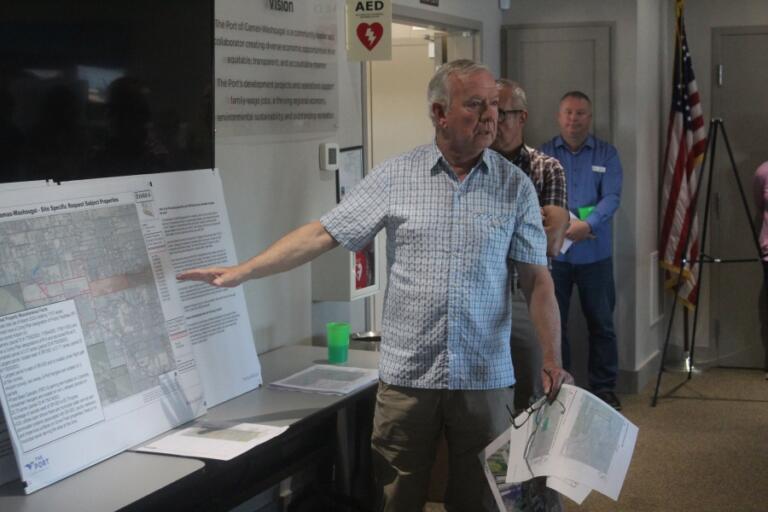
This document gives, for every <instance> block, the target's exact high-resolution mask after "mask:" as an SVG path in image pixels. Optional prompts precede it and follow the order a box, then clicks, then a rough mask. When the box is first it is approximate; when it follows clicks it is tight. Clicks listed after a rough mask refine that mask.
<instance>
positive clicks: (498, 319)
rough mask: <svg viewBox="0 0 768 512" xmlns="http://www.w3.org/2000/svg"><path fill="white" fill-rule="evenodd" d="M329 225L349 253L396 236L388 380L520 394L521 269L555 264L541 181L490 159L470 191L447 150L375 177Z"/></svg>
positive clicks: (470, 180)
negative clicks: (514, 279)
mask: <svg viewBox="0 0 768 512" xmlns="http://www.w3.org/2000/svg"><path fill="white" fill-rule="evenodd" d="M320 222H321V223H322V224H323V226H324V227H325V228H326V229H327V230H328V232H329V233H330V234H331V235H332V236H333V237H334V238H335V239H336V240H337V241H338V242H339V243H340V244H341V245H342V246H344V247H345V248H347V249H349V250H352V251H356V250H360V249H362V248H364V247H365V246H366V245H367V244H368V243H369V242H370V241H371V240H372V239H373V237H374V236H375V235H376V233H377V232H378V231H380V230H381V229H386V233H387V275H388V283H387V291H386V295H385V301H384V318H383V321H382V340H381V358H380V364H379V374H380V377H381V379H382V380H383V381H384V382H386V383H388V384H393V385H399V386H408V387H415V388H429V389H493V388H500V387H505V386H510V385H512V384H514V382H515V377H514V370H513V369H512V360H511V357H510V352H509V334H510V332H511V309H510V269H511V265H510V260H515V261H520V262H525V263H532V264H537V265H546V264H547V259H546V237H545V235H544V231H543V229H542V225H541V216H540V214H539V206H538V200H537V198H536V191H535V190H534V188H533V186H532V184H531V182H530V180H528V179H527V178H526V177H525V175H524V174H523V172H522V171H520V169H518V168H517V167H515V166H514V165H512V164H511V163H509V162H508V161H507V160H506V159H504V158H503V157H502V156H501V155H499V154H497V153H496V152H494V151H490V150H485V151H484V152H483V155H482V158H481V159H480V160H479V161H478V163H477V165H476V166H475V167H474V168H473V169H472V170H471V171H470V173H469V175H468V176H467V177H466V178H465V179H464V180H463V181H459V180H458V178H457V177H456V175H455V174H454V172H453V170H452V169H451V168H450V166H449V165H448V163H447V162H446V160H445V159H444V158H443V156H442V154H441V153H440V150H439V149H438V147H437V145H436V144H434V143H433V144H430V145H426V146H421V147H418V148H416V149H414V150H413V151H411V152H409V153H405V154H403V155H400V156H398V157H395V158H393V159H391V160H388V161H387V162H385V163H383V164H382V165H380V166H379V167H378V168H376V169H374V170H373V171H372V172H371V173H370V174H369V175H368V176H367V177H366V178H365V179H364V180H363V181H362V182H361V183H360V184H359V185H357V186H356V187H355V188H354V190H352V192H351V193H349V194H348V195H347V197H346V198H345V199H344V201H342V202H341V204H339V205H338V206H337V207H336V208H334V209H333V210H331V211H330V212H329V213H327V214H326V215H324V216H323V217H322V218H321V219H320Z"/></svg>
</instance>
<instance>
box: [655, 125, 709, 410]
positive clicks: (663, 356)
mask: <svg viewBox="0 0 768 512" xmlns="http://www.w3.org/2000/svg"><path fill="white" fill-rule="evenodd" d="M714 127H715V120H714V119H713V120H711V121H710V122H709V131H708V133H707V145H706V146H705V148H704V160H703V162H702V164H701V169H702V172H706V163H707V152H708V150H711V151H712V152H713V153H714V145H712V147H710V145H711V141H712V136H713V130H714ZM710 167H711V163H710ZM711 176H712V173H711V172H710V184H711ZM707 190H708V191H709V187H708V188H707ZM700 191H701V187H696V192H695V193H694V195H693V200H692V201H691V203H690V204H689V205H688V209H689V212H690V213H691V214H693V213H694V212H695V211H696V205H697V204H698V202H699V192H700ZM708 213H709V193H708V194H707V211H706V212H705V213H704V219H705V220H704V222H705V226H706V219H707V214H708ZM693 218H694V217H693V215H691V216H690V219H691V224H693ZM691 231H692V229H688V230H686V233H685V242H683V251H682V252H681V259H680V272H679V273H678V274H677V282H676V283H675V287H674V290H673V293H674V297H675V300H674V301H673V302H672V311H671V312H670V315H669V322H668V323H667V333H666V335H665V337H664V347H663V349H662V351H661V361H660V362H659V373H658V375H657V377H656V389H655V390H654V392H653V399H652V400H651V407H656V403H657V402H658V400H659V387H660V386H661V375H662V374H663V373H664V360H665V359H666V357H667V350H668V349H669V340H670V339H671V337H672V326H673V325H674V323H675V312H676V311H677V303H678V301H680V295H679V292H680V288H681V287H682V286H683V274H684V273H685V266H686V265H687V264H688V259H687V257H686V254H688V245H689V244H690V242H691ZM703 247H704V244H702V248H703ZM701 259H702V258H699V260H701ZM693 263H696V262H693ZM693 263H691V268H693ZM700 276H701V264H699V277H700ZM697 283H698V281H697ZM700 289H701V288H699V290H700ZM697 298H698V295H697ZM683 308H685V305H683ZM696 310H697V311H698V308H696ZM696 320H697V316H696V314H694V321H693V325H694V332H695V328H696ZM689 357H690V355H689ZM688 361H689V362H688V366H689V373H688V375H689V378H690V368H692V367H693V361H692V360H691V359H688Z"/></svg>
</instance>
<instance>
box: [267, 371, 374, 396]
mask: <svg viewBox="0 0 768 512" xmlns="http://www.w3.org/2000/svg"><path fill="white" fill-rule="evenodd" d="M378 379H379V371H378V370H371V369H367V368H353V367H350V366H334V365H328V364H316V365H314V366H310V367H309V368H307V369H305V370H302V371H300V372H298V373H294V374H293V375H291V376H289V377H286V378H284V379H281V380H278V381H275V382H272V383H271V384H269V387H272V388H278V389H290V390H294V391H307V392H312V393H322V394H328V395H346V394H347V393H351V392H353V391H355V390H357V389H360V388H363V387H365V386H367V385H369V384H371V383H372V382H375V381H377V380H378Z"/></svg>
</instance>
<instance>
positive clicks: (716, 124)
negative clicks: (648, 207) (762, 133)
mask: <svg viewBox="0 0 768 512" xmlns="http://www.w3.org/2000/svg"><path fill="white" fill-rule="evenodd" d="M718 132H722V134H723V140H724V141H725V148H726V150H727V151H728V159H729V160H730V162H731V169H732V170H733V177H734V178H735V179H736V184H737V185H738V187H739V194H740V195H741V204H742V206H744V214H745V215H746V216H747V222H748V223H749V227H750V229H751V231H752V238H753V240H754V242H755V250H756V251H757V258H742V259H720V258H713V257H712V256H709V255H708V254H706V253H705V250H706V247H707V246H706V243H707V228H708V225H709V208H710V200H711V198H712V175H713V173H714V166H715V149H716V147H717V134H718ZM707 151H709V153H710V154H709V176H707V194H706V200H705V202H704V224H703V226H702V231H701V253H700V256H699V259H698V261H695V262H693V263H698V264H699V271H698V275H697V276H696V283H698V287H699V293H698V296H701V290H702V288H703V284H704V283H703V282H702V270H703V268H704V264H705V263H718V264H720V263H747V262H754V261H760V260H761V259H762V254H761V251H760V242H759V241H758V238H757V230H756V229H755V223H754V222H753V221H752V217H751V215H750V213H749V205H748V204H747V196H746V195H745V194H744V187H743V186H742V184H741V178H739V172H738V170H737V169H736V162H735V161H734V159H733V152H732V151H731V144H730V142H728V134H727V133H726V132H725V124H724V123H723V120H722V119H720V118H715V119H712V120H710V121H709V133H708V134H707V146H706V147H705V148H704V161H703V162H702V164H701V168H702V169H704V172H706V165H707ZM702 178H703V176H702ZM700 190H701V187H699V188H697V189H696V194H695V197H694V199H693V201H692V202H691V205H690V207H689V208H691V209H693V211H695V210H696V207H697V204H698V202H699V191H700ZM690 238H691V229H688V230H687V232H686V234H685V243H684V244H683V252H682V254H683V258H682V261H681V262H680V271H679V273H678V277H677V282H676V283H675V287H674V294H675V300H674V301H673V303H672V311H671V312H670V315H669V322H668V323H667V334H666V336H665V338H664V348H663V349H662V352H661V362H660V364H659V375H658V377H657V379H656V390H655V391H654V393H653V400H652V401H651V406H652V407H656V402H657V401H658V398H659V386H660V385H661V375H662V374H663V373H664V360H665V358H666V356H667V348H669V340H670V337H671V335H672V325H673V324H674V321H675V311H676V310H677V303H678V301H679V296H678V292H679V291H680V288H681V287H682V285H683V273H684V271H685V269H686V266H688V267H690V268H693V263H692V262H689V261H688V260H687V259H686V258H685V255H686V254H687V253H688V245H689V244H690V242H691V240H690ZM697 302H698V301H697ZM698 320H699V308H698V307H697V308H696V310H695V312H694V314H693V328H692V331H691V349H690V355H689V360H688V361H686V369H687V370H688V378H687V379H686V380H690V379H691V375H692V373H693V366H694V352H695V349H696V325H697V323H698ZM686 330H687V322H686ZM686 339H687V335H686ZM681 385H682V384H681Z"/></svg>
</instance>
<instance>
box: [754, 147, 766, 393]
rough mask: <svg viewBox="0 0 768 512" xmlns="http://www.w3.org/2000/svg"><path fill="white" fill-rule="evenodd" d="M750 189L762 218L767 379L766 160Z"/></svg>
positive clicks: (762, 323) (762, 321)
mask: <svg viewBox="0 0 768 512" xmlns="http://www.w3.org/2000/svg"><path fill="white" fill-rule="evenodd" d="M752 191H753V194H754V198H755V206H756V207H757V215H758V217H759V218H761V219H762V221H761V226H760V252H761V254H762V255H763V290H762V293H761V294H760V326H761V331H762V335H763V344H764V345H765V350H766V353H765V359H766V360H765V371H766V373H765V378H766V379H767V380H768V301H766V295H768V162H763V163H762V165H760V166H759V167H758V168H757V170H756V171H755V178H754V180H753V182H752Z"/></svg>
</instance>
